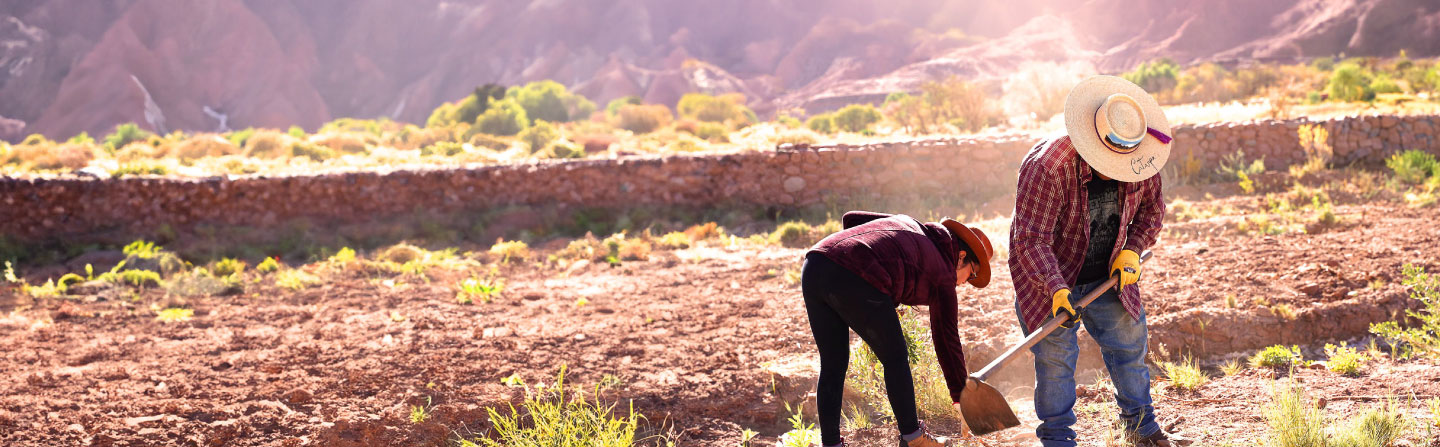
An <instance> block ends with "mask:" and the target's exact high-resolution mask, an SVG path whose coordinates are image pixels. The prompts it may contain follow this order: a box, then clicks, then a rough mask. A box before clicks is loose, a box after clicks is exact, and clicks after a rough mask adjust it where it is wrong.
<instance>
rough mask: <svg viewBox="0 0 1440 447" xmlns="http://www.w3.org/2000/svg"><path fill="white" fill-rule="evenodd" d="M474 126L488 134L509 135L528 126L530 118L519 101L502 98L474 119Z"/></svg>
mask: <svg viewBox="0 0 1440 447" xmlns="http://www.w3.org/2000/svg"><path fill="white" fill-rule="evenodd" d="M475 127H476V128H478V129H479V131H480V132H483V133H487V134H490V135H500V136H511V135H515V134H518V133H520V131H522V130H525V128H526V127H530V119H529V118H528V115H526V113H525V109H524V108H523V107H520V104H519V103H517V102H515V101H514V100H511V99H502V100H499V101H496V102H495V103H494V104H493V105H491V107H490V110H486V111H485V113H483V114H481V115H480V117H479V118H476V119H475Z"/></svg>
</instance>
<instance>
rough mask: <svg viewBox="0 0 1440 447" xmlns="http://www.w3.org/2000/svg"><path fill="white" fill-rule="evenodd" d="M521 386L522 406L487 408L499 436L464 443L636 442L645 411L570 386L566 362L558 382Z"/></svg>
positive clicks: (496, 446)
mask: <svg viewBox="0 0 1440 447" xmlns="http://www.w3.org/2000/svg"><path fill="white" fill-rule="evenodd" d="M520 385H521V386H522V387H523V388H524V389H525V400H524V402H521V404H520V408H518V409H517V408H515V406H513V405H512V406H510V411H509V412H508V413H502V412H500V411H496V410H495V409H494V408H487V409H486V410H485V411H486V412H487V413H488V414H489V417H490V423H491V424H494V430H495V431H494V433H495V437H497V438H499V439H498V440H494V439H490V438H489V437H483V438H479V439H476V440H473V441H472V440H464V439H462V440H461V441H460V446H461V447H479V446H485V447H500V446H516V447H539V446H572V445H573V446H581V445H584V446H596V447H628V446H630V445H633V444H634V443H635V430H636V429H637V428H638V427H639V424H640V419H641V418H643V417H644V416H642V415H641V414H640V413H638V412H636V411H635V405H634V403H633V402H632V403H631V404H630V406H629V408H628V410H621V409H618V408H617V407H618V404H610V405H605V404H602V403H600V401H599V396H598V394H599V393H598V392H597V393H588V394H590V396H591V397H590V398H587V397H586V395H587V393H584V392H579V391H569V390H567V389H566V385H565V368H564V367H563V366H562V367H561V368H560V373H559V374H557V375H556V378H555V384H554V385H553V386H546V387H541V388H536V389H535V391H531V388H530V387H528V386H524V384H523V383H521V384H520ZM616 414H619V415H620V416H619V417H616V416H615V415H616Z"/></svg>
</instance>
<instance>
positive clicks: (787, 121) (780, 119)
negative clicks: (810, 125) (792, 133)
mask: <svg viewBox="0 0 1440 447" xmlns="http://www.w3.org/2000/svg"><path fill="white" fill-rule="evenodd" d="M775 122H777V123H780V125H781V126H785V127H786V128H790V129H799V128H801V127H803V126H804V125H805V123H802V122H800V119H799V118H796V117H793V116H790V115H789V114H788V113H781V114H780V116H777V117H775Z"/></svg>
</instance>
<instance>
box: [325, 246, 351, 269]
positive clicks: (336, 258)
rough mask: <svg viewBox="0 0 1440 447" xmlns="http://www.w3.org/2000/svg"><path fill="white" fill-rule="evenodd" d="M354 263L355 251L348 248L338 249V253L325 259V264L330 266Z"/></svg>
mask: <svg viewBox="0 0 1440 447" xmlns="http://www.w3.org/2000/svg"><path fill="white" fill-rule="evenodd" d="M354 261H355V250H354V249H352V248H350V247H340V251H337V252H335V254H333V255H330V257H329V258H327V259H325V263H327V264H331V265H345V264H348V263H351V262H354Z"/></svg>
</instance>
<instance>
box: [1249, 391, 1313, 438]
mask: <svg viewBox="0 0 1440 447" xmlns="http://www.w3.org/2000/svg"><path fill="white" fill-rule="evenodd" d="M1261 413H1262V414H1264V415H1265V422H1266V423H1267V424H1268V425H1269V427H1270V430H1269V434H1268V438H1269V441H1270V443H1269V445H1270V446H1272V447H1326V446H1327V443H1326V439H1325V413H1324V412H1322V411H1321V410H1320V408H1319V406H1318V405H1316V404H1315V401H1314V400H1312V399H1311V398H1310V397H1309V396H1307V395H1306V394H1305V390H1304V389H1303V388H1300V387H1299V386H1298V385H1291V384H1286V385H1280V386H1278V387H1277V388H1276V389H1275V390H1273V391H1272V397H1271V402H1270V404H1269V405H1266V406H1265V407H1264V408H1263V409H1261Z"/></svg>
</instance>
